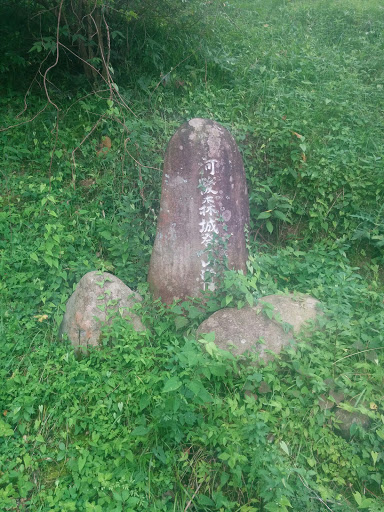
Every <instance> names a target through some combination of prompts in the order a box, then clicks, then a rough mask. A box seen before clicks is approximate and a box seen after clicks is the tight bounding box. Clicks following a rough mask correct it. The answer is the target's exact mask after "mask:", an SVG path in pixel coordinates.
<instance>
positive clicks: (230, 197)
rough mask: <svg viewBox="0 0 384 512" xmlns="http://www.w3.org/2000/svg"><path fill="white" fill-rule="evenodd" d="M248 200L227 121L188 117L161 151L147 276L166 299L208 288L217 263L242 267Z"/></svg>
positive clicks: (214, 277) (195, 294)
mask: <svg viewBox="0 0 384 512" xmlns="http://www.w3.org/2000/svg"><path fill="white" fill-rule="evenodd" d="M248 223H249V202H248V192H247V185H246V180H245V173H244V166H243V161H242V158H241V155H240V153H239V150H238V148H237V145H236V142H235V141H234V139H233V137H232V135H231V134H230V133H229V132H228V130H227V129H226V128H224V127H223V126H221V125H220V124H218V123H216V122H215V121H211V120H208V119H192V120H191V121H189V122H188V123H185V124H183V125H182V126H181V127H180V128H179V129H178V130H177V132H176V133H175V135H174V136H173V137H172V139H171V140H170V142H169V144H168V148H167V151H166V155H165V162H164V172H163V181H162V193H161V202H160V214H159V218H158V224H157V234H156V240H155V244H154V247H153V252H152V257H151V262H150V267H149V274H148V282H149V285H150V289H151V291H152V293H153V295H154V296H155V298H159V297H160V298H161V300H162V301H163V302H165V303H168V304H169V303H171V302H172V301H173V300H174V299H186V298H188V297H199V296H201V294H202V292H204V291H205V290H208V289H209V290H213V289H214V287H215V282H217V279H218V274H219V272H220V269H221V268H224V267H228V268H231V269H235V270H241V271H243V272H245V271H246V261H247V249H246V243H245V233H244V231H245V229H246V227H247V225H248Z"/></svg>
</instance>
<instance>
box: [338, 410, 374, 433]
mask: <svg viewBox="0 0 384 512" xmlns="http://www.w3.org/2000/svg"><path fill="white" fill-rule="evenodd" d="M345 403H346V404H348V405H350V406H353V404H352V403H351V402H345ZM364 405H366V404H364ZM335 418H336V420H337V428H338V429H339V430H340V434H341V436H342V437H343V438H344V439H350V437H351V427H352V425H353V424H354V423H355V424H357V425H359V426H360V427H362V428H366V427H368V426H369V423H370V421H371V419H370V418H369V416H367V415H366V414H363V413H361V412H358V411H353V412H349V411H346V410H345V409H340V408H338V409H337V410H336V412H335Z"/></svg>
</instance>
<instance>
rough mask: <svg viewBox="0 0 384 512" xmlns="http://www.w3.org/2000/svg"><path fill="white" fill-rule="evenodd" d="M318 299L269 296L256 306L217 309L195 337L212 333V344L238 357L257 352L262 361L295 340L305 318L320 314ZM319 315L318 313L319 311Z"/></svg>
mask: <svg viewBox="0 0 384 512" xmlns="http://www.w3.org/2000/svg"><path fill="white" fill-rule="evenodd" d="M318 305H319V301H318V300H316V299H314V298H313V297H310V296H309V295H293V294H289V295H268V296H266V297H262V298H260V299H259V301H258V304H257V306H255V307H245V308H243V309H235V308H225V309H221V310H219V311H216V313H214V314H213V315H211V316H210V317H209V318H207V320H205V321H204V322H203V323H202V324H201V325H200V326H199V328H198V330H197V336H201V335H202V334H204V333H210V332H214V333H215V344H216V345H217V346H218V347H219V348H220V349H223V350H229V351H231V352H232V353H233V354H234V355H236V356H239V355H242V354H244V353H245V352H246V351H250V352H257V353H258V354H259V357H260V358H261V359H262V360H264V361H270V360H271V359H273V357H274V354H279V353H280V352H281V350H282V349H283V348H284V347H286V346H288V345H289V344H291V343H293V342H294V334H297V333H298V332H299V331H300V330H301V329H302V328H303V326H304V324H305V323H306V322H308V321H314V320H315V319H316V317H317V315H318V314H319V313H320V311H319V310H318ZM320 314H321V313H320Z"/></svg>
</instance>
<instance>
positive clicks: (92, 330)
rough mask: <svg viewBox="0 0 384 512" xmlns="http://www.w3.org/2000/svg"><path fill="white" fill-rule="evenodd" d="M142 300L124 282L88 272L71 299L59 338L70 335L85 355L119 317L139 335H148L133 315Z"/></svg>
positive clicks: (107, 274) (76, 347)
mask: <svg viewBox="0 0 384 512" xmlns="http://www.w3.org/2000/svg"><path fill="white" fill-rule="evenodd" d="M141 300H142V299H141V297H140V295H139V294H137V293H135V292H133V291H132V290H131V289H130V288H129V287H128V286H127V285H125V284H124V283H123V281H121V280H120V279H118V278H117V277H115V276H114V275H112V274H109V273H108V272H103V273H101V272H98V271H94V272H88V273H87V274H85V275H84V276H83V277H82V278H81V279H80V281H79V283H78V285H77V287H76V290H75V291H74V292H73V294H72V295H71V297H70V298H69V300H68V302H67V305H66V310H65V314H64V318H63V321H62V323H61V326H60V330H59V337H60V339H63V336H64V335H67V336H68V338H69V340H70V341H71V343H72V345H73V346H74V347H75V349H76V350H83V351H85V350H86V349H87V347H89V346H97V345H98V344H99V342H100V336H101V328H102V326H103V325H105V324H107V325H110V324H111V323H112V322H113V320H114V319H115V318H116V316H121V317H123V318H125V319H126V320H127V321H128V322H129V323H131V324H132V327H133V328H134V330H135V331H145V327H144V325H143V324H142V323H141V320H140V318H139V317H138V315H136V314H135V313H133V312H132V311H131V308H132V307H133V305H134V304H135V303H136V302H140V301H141Z"/></svg>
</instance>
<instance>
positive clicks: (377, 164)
mask: <svg viewBox="0 0 384 512" xmlns="http://www.w3.org/2000/svg"><path fill="white" fill-rule="evenodd" d="M211 7H215V8H216V6H215V5H214V6H211ZM191 8H192V7H191ZM217 9H218V11H217V13H218V15H217V16H216V17H215V16H213V14H214V12H215V10H214V9H211V10H210V11H209V16H210V17H209V18H207V20H209V23H207V24H206V25H208V27H209V28H210V29H211V30H208V29H207V28H205V29H204V30H206V32H205V34H206V37H205V38H203V39H202V40H201V41H200V40H199V41H198V42H197V41H196V40H197V39H199V38H198V28H196V31H195V33H190V32H187V33H186V34H181V33H177V34H172V30H171V29H170V30H168V31H167V30H166V29H165V28H164V27H162V30H163V32H162V30H159V31H158V33H157V37H158V39H157V44H158V46H157V47H156V46H153V47H150V46H148V47H146V49H145V52H146V54H145V59H143V62H137V63H136V64H135V66H136V67H135V73H131V74H130V75H129V76H124V74H123V71H121V74H120V75H118V77H119V80H118V87H119V90H120V92H121V94H122V95H123V97H124V98H125V99H126V100H127V101H128V102H129V106H130V108H132V110H133V112H134V113H135V115H136V117H135V116H133V115H132V114H131V113H130V112H128V111H126V110H123V109H121V108H120V107H119V105H118V103H117V102H116V101H115V103H114V104H113V105H111V104H109V103H108V102H107V100H108V99H109V96H108V94H106V95H105V97H104V96H103V94H100V95H99V96H94V95H90V96H86V95H87V94H88V93H89V90H88V89H87V86H86V84H85V83H84V82H81V81H79V80H78V82H76V83H81V87H80V89H81V90H80V89H79V88H77V89H76V87H74V86H73V85H72V82H71V80H69V79H68V78H67V80H64V79H63V78H62V77H63V76H64V75H59V74H58V75H56V80H59V77H61V79H62V83H60V91H58V90H56V89H53V88H52V90H51V93H52V98H53V100H55V101H57V102H58V104H59V106H60V108H61V112H60V124H59V132H58V133H59V136H58V139H57V143H56V145H55V132H54V131H52V130H53V128H54V126H55V121H56V113H55V111H54V110H53V109H50V108H47V109H46V110H45V111H44V112H43V113H42V114H40V116H39V117H37V118H36V119H35V120H34V121H32V122H30V123H26V124H24V125H22V126H19V127H16V128H12V129H10V130H8V131H5V132H4V131H3V132H0V143H1V145H0V147H1V151H2V157H1V162H2V163H1V167H0V176H1V178H0V181H1V188H0V275H1V280H0V335H1V337H0V339H1V343H0V380H1V382H2V385H1V386H0V414H1V417H0V509H1V510H27V511H30V512H48V511H50V512H53V511H57V512H59V511H75V512H82V511H85V512H90V511H95V512H101V511H103V512H104V511H108V512H112V511H116V512H119V511H121V512H129V511H135V512H136V511H141V510H142V511H144V510H145V511H147V510H150V511H178V512H179V511H184V510H196V511H199V512H200V511H201V512H202V511H209V512H213V511H225V512H226V511H233V512H235V511H237V512H262V511H272V512H273V511H284V510H300V511H308V512H312V511H314V512H315V511H317V510H318V511H323V510H332V511H334V512H349V511H351V510H368V511H370V512H380V511H383V510H384V488H383V486H384V484H383V481H382V475H383V474H384V445H383V443H384V425H383V423H384V410H383V405H382V404H383V393H382V383H383V378H384V375H383V347H384V344H383V341H384V340H383V332H384V325H383V324H384V314H383V309H384V305H383V290H384V282H383V263H384V258H383V247H384V228H383V226H384V210H383V208H382V207H381V205H382V203H383V199H384V197H383V194H384V180H383V171H382V169H383V143H382V141H383V135H384V126H383V111H384V99H383V86H384V76H383V64H382V55H383V50H384V38H383V33H384V31H383V28H384V8H383V5H381V2H379V1H377V2H376V1H374V0H371V1H370V2H363V1H361V0H350V1H348V2H347V1H332V2H331V1H322V0H319V1H312V2H308V1H305V0H293V1H283V0H274V1H270V2H262V1H252V2H251V1H240V0H239V1H236V2H232V3H230V2H229V3H227V2H225V5H224V4H223V5H222V4H220V6H219V7H217ZM211 16H212V17H211ZM207 20H206V21H207ZM196 26H197V25H196ZM168 29H169V27H168ZM175 41H176V42H177V44H175ZM200 43H201V45H200ZM172 44H173V46H172ZM199 45H200V46H199ZM186 52H187V53H188V54H191V55H192V56H191V57H190V58H189V59H188V60H186V61H185V62H184V63H182V64H180V65H179V66H177V65H178V64H179V63H180V62H181V61H182V60H183V58H184V57H185V54H186ZM159 59H160V60H161V59H162V60H161V67H162V71H161V72H162V73H165V72H167V71H168V70H169V69H170V68H171V67H173V68H174V71H173V72H172V73H170V75H169V77H170V78H169V80H168V81H167V82H166V84H165V86H163V85H160V86H158V87H157V88H156V85H157V84H158V81H159V73H160V70H159V69H158V68H157V67H156V65H155V64H153V63H156V62H158V60H159ZM151 62H152V64H151ZM176 66H177V67H176ZM180 83H182V85H180ZM56 85H57V83H56ZM27 87H28V85H26V87H25V89H26V88H27ZM35 91H36V92H33V93H32V95H31V96H30V97H29V98H28V101H29V105H30V109H31V110H28V111H27V113H26V114H25V115H24V117H22V118H20V119H16V114H17V113H18V112H19V111H20V110H21V105H22V102H23V96H22V95H21V94H20V93H18V92H16V91H15V90H12V91H11V90H6V89H5V88H4V95H3V96H2V97H1V98H0V109H1V112H2V122H3V123H4V124H5V125H13V124H17V122H19V121H20V120H23V119H24V120H27V119H31V118H32V117H33V115H34V113H37V112H38V110H39V109H40V108H42V106H43V105H44V101H45V100H44V98H43V97H42V96H41V95H39V93H38V92H37V90H35ZM101 115H104V119H103V121H102V122H101V123H100V125H99V126H98V127H97V128H96V129H95V130H94V131H93V132H92V133H91V135H90V136H89V137H88V138H87V139H86V141H85V142H84V144H82V146H81V149H79V150H78V151H77V152H76V166H75V167H74V166H73V161H72V158H71V155H72V152H73V151H74V150H75V149H76V148H77V147H79V145H80V144H81V142H82V140H83V139H84V137H85V136H86V135H87V134H89V133H90V131H91V130H92V127H93V125H94V123H95V122H96V121H97V119H99V117H100V116H101ZM192 117H207V118H214V119H215V120H217V121H219V122H221V123H223V124H224V125H225V126H227V127H228V128H229V129H230V130H231V132H232V133H233V135H234V136H235V138H236V140H237V142H238V144H239V147H240V149H241V151H242V154H243V157H244V162H245V167H246V172H247V180H248V185H249V192H250V206H251V230H250V240H249V244H250V261H249V272H248V274H247V275H246V276H242V275H238V274H235V273H231V272H229V273H227V274H226V275H225V279H224V281H223V283H222V286H221V288H220V290H218V292H217V294H216V296H215V297H212V300H211V301H209V302H208V304H207V305H206V306H205V307H203V306H202V305H200V304H198V303H195V304H190V303H189V304H188V303H185V304H183V305H182V307H180V306H174V307H173V308H171V309H170V310H167V309H165V308H164V307H162V306H161V305H160V304H158V303H155V304H154V303H153V302H152V300H151V298H150V297H149V296H148V293H147V290H146V284H145V281H146V274H147V268H148V263H149V258H150V253H151V250H152V245H153V241H154V236H155V232H156V219H157V217H156V216H157V212H158V208H159V198H160V185H161V171H160V170H159V169H161V167H162V158H163V155H164V151H165V147H166V144H167V142H168V140H169V138H170V137H171V136H172V134H173V133H174V131H175V130H176V129H177V128H178V126H179V125H180V124H181V123H182V122H184V121H185V120H187V119H190V118H192ZM121 123H123V124H125V126H126V128H127V130H128V131H125V129H123V128H122V124H121ZM106 134H108V135H109V136H110V137H111V139H112V149H111V151H110V152H109V153H108V155H107V156H106V157H105V158H98V157H97V156H96V148H97V145H98V144H99V142H100V140H101V137H102V136H103V135H106ZM127 136H128V137H129V138H128V139H127ZM51 151H53V160H52V168H51V170H49V167H50V159H51V153H50V152H51ZM132 157H133V158H132ZM138 162H139V164H138ZM74 175H75V176H76V180H75V186H73V176H74ZM267 211H268V212H269V213H270V216H269V217H267V216H266V215H265V214H264V215H260V214H262V213H263V212H267ZM281 212H283V213H284V215H286V217H287V219H288V220H287V221H284V220H282V217H281V215H280V213H281ZM95 269H100V270H107V271H110V272H113V273H114V274H116V275H117V276H118V277H119V278H121V279H122V280H123V281H124V282H125V283H126V284H127V285H129V286H130V287H132V288H134V289H139V291H140V292H141V293H142V294H143V296H144V302H143V304H142V305H141V306H140V308H141V309H140V311H139V314H141V315H142V317H143V320H144V321H145V323H146V324H147V325H148V327H149V329H150V330H149V332H148V333H147V334H145V335H142V334H137V333H134V332H132V331H131V330H129V329H128V328H127V326H126V325H125V324H124V323H119V322H117V323H116V324H115V325H114V326H113V327H112V328H111V329H110V330H109V331H107V332H105V334H104V338H103V346H102V348H101V349H100V350H99V351H94V352H91V354H90V356H89V357H88V358H80V359H79V358H76V357H75V356H74V354H73V351H72V349H71V347H70V346H69V345H68V344H66V343H58V341H57V331H58V326H59V324H60V322H61V318H62V315H63V312H64V308H65V303H66V301H67V299H68V298H69V296H70V294H71V293H72V291H73V287H74V285H75V284H76V283H77V282H78V281H79V279H80V278H81V277H82V275H84V274H85V273H86V272H88V271H90V270H95ZM278 291H290V292H293V291H297V292H302V293H310V294H311V295H313V296H314V297H316V298H318V299H319V300H320V301H321V302H322V303H323V306H324V312H325V316H324V318H323V321H322V325H321V329H319V330H315V331H313V332H311V331H309V332H308V333H306V334H303V335H302V337H301V338H300V340H299V345H298V349H297V351H296V352H293V351H287V352H286V353H285V354H283V355H282V357H281V358H278V359H277V360H276V361H275V362H273V363H269V364H268V365H265V366H264V365H261V366H259V367H255V366H254V365H253V364H251V363H252V362H251V361H243V362H240V361H235V360H233V359H231V358H227V357H226V356H225V355H222V354H221V355H220V354H217V353H216V352H211V353H210V352H209V351H208V352H207V351H206V350H204V349H203V345H204V344H205V345H206V342H207V340H199V341H196V340H195V337H194V333H195V330H196V327H197V326H198V325H199V323H200V322H201V321H202V320H203V319H205V318H206V317H207V316H208V315H209V314H210V313H211V312H213V311H215V310H217V309H218V308H220V307H222V306H224V305H228V306H229V307H241V306H242V305H244V304H246V303H247V301H248V302H249V301H250V300H257V298H259V297H261V296H263V295H267V294H271V293H277V292H278ZM196 375H198V376H199V378H198V379H197V378H196ZM330 382H332V384H330ZM333 388H334V389H335V390H336V391H338V392H342V393H343V394H344V397H345V399H344V402H343V403H344V405H340V407H344V408H348V407H349V405H348V404H346V402H348V403H349V404H352V405H353V406H354V407H355V408H356V410H358V411H360V412H363V413H364V414H365V415H367V416H368V417H369V418H370V424H369V426H368V427H367V428H366V429H365V430H364V429H362V428H360V427H352V430H351V437H350V439H344V438H343V437H342V436H341V433H340V430H339V428H338V422H337V417H336V415H335V411H336V408H334V409H332V410H323V409H322V408H321V403H322V398H323V397H324V395H325V396H328V395H329V393H330V391H332V389H333ZM255 396H256V398H254V397H255ZM345 404H346V405H345ZM187 507H189V508H187Z"/></svg>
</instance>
